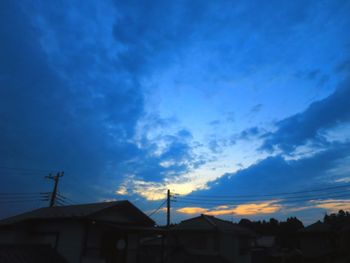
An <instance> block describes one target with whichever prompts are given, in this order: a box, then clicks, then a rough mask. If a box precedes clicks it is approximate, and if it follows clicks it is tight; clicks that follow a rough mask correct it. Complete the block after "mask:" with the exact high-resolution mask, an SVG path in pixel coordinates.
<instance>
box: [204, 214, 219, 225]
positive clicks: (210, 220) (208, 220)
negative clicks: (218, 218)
mask: <svg viewBox="0 0 350 263" xmlns="http://www.w3.org/2000/svg"><path fill="white" fill-rule="evenodd" d="M201 216H202V217H203V218H204V219H205V220H206V221H207V222H208V223H209V224H211V225H212V226H214V227H218V226H217V224H215V222H214V221H213V220H212V219H211V218H210V217H213V216H210V215H205V214H202V215H201Z"/></svg>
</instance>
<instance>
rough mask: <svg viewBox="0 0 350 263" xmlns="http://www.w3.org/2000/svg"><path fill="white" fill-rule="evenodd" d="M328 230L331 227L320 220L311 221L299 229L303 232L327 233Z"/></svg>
mask: <svg viewBox="0 0 350 263" xmlns="http://www.w3.org/2000/svg"><path fill="white" fill-rule="evenodd" d="M330 231H331V227H330V226H329V225H328V224H326V223H322V222H321V221H317V222H316V223H313V224H311V225H309V226H307V227H305V228H304V229H301V230H300V232H303V233H327V232H330Z"/></svg>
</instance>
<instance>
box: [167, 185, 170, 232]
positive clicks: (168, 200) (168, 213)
mask: <svg viewBox="0 0 350 263" xmlns="http://www.w3.org/2000/svg"><path fill="white" fill-rule="evenodd" d="M170 198H171V194H170V190H169V189H168V192H167V196H166V212H167V213H166V226H167V227H169V226H170V201H171V200H170Z"/></svg>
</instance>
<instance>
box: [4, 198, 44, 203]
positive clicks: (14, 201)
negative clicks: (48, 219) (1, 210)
mask: <svg viewBox="0 0 350 263" xmlns="http://www.w3.org/2000/svg"><path fill="white" fill-rule="evenodd" d="M37 201H40V202H46V201H48V199H41V198H38V199H23V200H8V201H3V200H0V204H11V203H27V202H37Z"/></svg>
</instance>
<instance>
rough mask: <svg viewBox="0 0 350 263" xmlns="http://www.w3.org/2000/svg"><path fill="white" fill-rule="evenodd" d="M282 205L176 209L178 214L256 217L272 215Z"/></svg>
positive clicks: (261, 203) (259, 204)
mask: <svg viewBox="0 0 350 263" xmlns="http://www.w3.org/2000/svg"><path fill="white" fill-rule="evenodd" d="M281 208H282V205H281V204H278V203H277V202H276V201H269V202H257V203H247V204H241V205H237V206H234V207H232V206H229V205H227V206H221V207H216V208H214V209H208V208H202V207H183V208H180V209H177V210H176V211H177V212H178V213H182V214H189V215H193V214H199V213H201V214H207V215H213V216H224V215H237V216H258V215H266V214H273V213H276V212H278V211H279V210H281Z"/></svg>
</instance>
